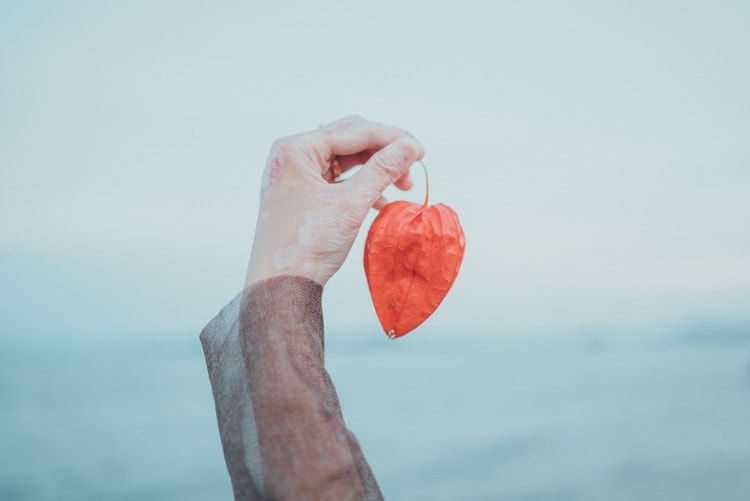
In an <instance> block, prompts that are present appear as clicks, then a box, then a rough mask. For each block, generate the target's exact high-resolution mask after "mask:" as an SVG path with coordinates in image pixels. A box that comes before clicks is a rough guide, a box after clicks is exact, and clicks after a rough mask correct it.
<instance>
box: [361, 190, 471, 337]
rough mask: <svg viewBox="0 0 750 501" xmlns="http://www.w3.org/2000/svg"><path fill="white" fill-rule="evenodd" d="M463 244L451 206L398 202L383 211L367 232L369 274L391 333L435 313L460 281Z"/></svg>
mask: <svg viewBox="0 0 750 501" xmlns="http://www.w3.org/2000/svg"><path fill="white" fill-rule="evenodd" d="M464 247H465V238H464V232H463V229H462V228H461V224H460V223H459V222H458V216H457V215H456V213H455V211H454V210H453V209H451V208H450V207H448V206H447V205H443V204H436V205H433V206H431V207H428V206H427V200H425V203H424V205H420V204H416V203H411V202H404V201H399V202H392V203H390V204H388V205H386V206H385V207H384V208H382V209H381V210H380V214H378V216H377V217H376V218H375V221H373V223H372V226H371V227H370V231H369V232H368V234H367V243H366V244H365V274H366V275H367V284H368V285H369V287H370V295H371V296H372V302H373V304H374V305H375V311H376V313H377V315H378V319H379V320H380V323H381V325H382V326H383V330H385V333H386V334H387V335H388V337H390V338H391V339H393V338H397V337H401V336H403V335H404V334H406V333H408V332H410V331H412V330H413V329H415V328H416V327H417V326H419V325H420V324H421V323H422V322H424V321H425V320H427V318H428V317H429V316H430V315H432V313H433V312H434V311H435V310H436V309H437V307H438V306H439V305H440V303H441V302H442V301H443V298H445V295H446V294H447V293H448V290H449V289H450V288H451V286H452V285H453V282H454V281H455V280H456V276H457V275H458V269H459V267H460V266H461V260H462V258H463V255H464Z"/></svg>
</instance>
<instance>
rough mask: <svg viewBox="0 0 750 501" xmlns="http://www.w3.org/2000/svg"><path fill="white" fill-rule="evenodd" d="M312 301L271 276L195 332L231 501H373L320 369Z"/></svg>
mask: <svg viewBox="0 0 750 501" xmlns="http://www.w3.org/2000/svg"><path fill="white" fill-rule="evenodd" d="M321 298H322V287H321V286H320V285H319V284H317V283H316V282H313V281H311V280H308V279H306V278H302V277H275V278H271V279H268V280H265V281H263V282H259V283H257V284H253V285H252V286H250V287H248V288H247V289H245V291H243V293H242V294H239V295H238V296H237V297H235V298H234V300H233V301H232V302H231V303H229V304H228V305H227V306H226V307H225V308H224V309H223V310H222V311H221V312H220V313H219V314H218V315H217V316H216V317H215V318H214V319H213V320H212V321H211V322H210V323H209V324H208V325H207V326H206V328H205V329H204V330H203V332H202V333H201V336H200V338H201V342H202V344H203V350H204V353H205V357H206V364H207V366H208V375H209V379H210V380H211V387H212V391H213V394H214V402H215V404H216V415H217V419H218V423H219V432H220V435H221V440H222V445H223V448H224V456H225V459H226V463H227V468H228V470H229V475H230V477H231V480H232V487H233V489H234V493H235V498H236V499H295V500H298V499H299V500H304V499H310V500H313V499H314V500H324V499H336V500H343V499H368V500H377V499H382V496H381V493H380V490H379V488H378V485H377V482H376V481H375V479H374V477H373V475H372V472H371V471H370V468H369V466H368V465H367V461H366V460H365V458H364V456H363V454H362V451H361V449H360V447H359V444H358V443H357V440H356V438H355V437H354V435H353V434H352V433H351V432H350V431H349V430H348V429H347V428H346V425H345V424H344V420H343V416H342V414H341V408H340V405H339V401H338V397H337V395H336V391H335V388H334V386H333V383H332V382H331V379H330V377H329V375H328V372H327V371H326V370H325V367H324V346H323V339H324V337H323V316H322V309H321Z"/></svg>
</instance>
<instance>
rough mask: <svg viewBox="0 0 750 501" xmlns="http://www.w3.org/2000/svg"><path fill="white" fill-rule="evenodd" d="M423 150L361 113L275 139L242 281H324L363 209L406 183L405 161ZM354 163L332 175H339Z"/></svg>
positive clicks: (400, 132) (355, 229) (338, 262)
mask: <svg viewBox="0 0 750 501" xmlns="http://www.w3.org/2000/svg"><path fill="white" fill-rule="evenodd" d="M423 156H424V147H423V146H422V145H421V144H420V142H419V141H417V139H415V138H414V136H412V135H411V134H409V133H408V132H406V131H404V130H401V129H398V128H395V127H391V126H388V125H383V124H379V123H375V122H370V121H368V120H365V119H364V118H361V117H349V118H344V119H342V120H338V121H336V122H333V123H331V124H329V125H327V126H325V127H321V128H319V129H317V130H313V131H310V132H304V133H301V134H297V135H294V136H288V137H284V138H281V139H279V140H277V141H276V142H275V143H274V144H273V146H272V147H271V153H270V155H269V157H268V161H267V163H266V169H265V172H264V174H263V185H262V193H261V200H260V209H259V212H258V222H257V226H256V230H255V239H254V241H253V249H252V253H251V255H250V263H249V265H248V271H247V277H246V279H245V286H249V285H251V284H253V283H256V282H259V281H261V280H264V279H267V278H271V277H276V276H282V275H293V276H301V277H305V278H309V279H311V280H313V281H315V282H317V283H319V284H321V285H325V284H326V282H327V281H328V279H330V278H331V276H333V274H334V273H336V271H338V269H339V268H340V267H341V265H342V264H343V263H344V260H345V259H346V256H347V254H348V253H349V250H350V249H351V247H352V244H353V243H354V239H355V238H356V236H357V233H358V231H359V228H360V226H361V225H362V221H364V219H365V217H366V215H367V213H368V211H369V209H370V208H371V207H374V208H376V209H379V208H380V207H382V206H383V205H385V203H386V201H385V200H384V199H383V197H382V193H383V191H384V190H385V189H386V188H387V187H388V186H390V185H392V184H394V185H395V186H397V187H398V188H400V189H404V190H405V189H409V188H410V187H411V180H410V179H409V168H410V167H411V165H412V164H413V163H414V162H416V161H417V160H420V159H421V158H422V157H423ZM357 165H362V168H361V169H360V170H359V171H357V172H356V173H354V175H352V176H351V177H350V178H349V179H347V180H346V181H342V182H338V179H337V178H336V176H337V175H338V174H340V173H343V172H346V171H347V170H349V169H351V168H352V167H354V166H357Z"/></svg>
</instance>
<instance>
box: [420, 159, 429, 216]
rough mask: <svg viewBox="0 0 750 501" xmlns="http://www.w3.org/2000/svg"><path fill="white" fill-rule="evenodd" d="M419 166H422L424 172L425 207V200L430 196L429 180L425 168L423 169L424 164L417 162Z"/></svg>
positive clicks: (425, 201)
mask: <svg viewBox="0 0 750 501" xmlns="http://www.w3.org/2000/svg"><path fill="white" fill-rule="evenodd" d="M419 164H420V165H421V166H422V170H424V206H425V207H427V200H428V198H429V196H430V178H429V176H428V175H427V167H425V165H424V163H423V162H422V161H421V160H419Z"/></svg>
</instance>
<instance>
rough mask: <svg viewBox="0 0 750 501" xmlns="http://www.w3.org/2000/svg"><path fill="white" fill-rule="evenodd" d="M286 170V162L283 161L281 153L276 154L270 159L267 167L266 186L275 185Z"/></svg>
mask: <svg viewBox="0 0 750 501" xmlns="http://www.w3.org/2000/svg"><path fill="white" fill-rule="evenodd" d="M283 170H284V164H283V163H282V161H281V155H278V154H274V155H273V156H272V157H271V158H270V159H269V161H268V168H267V169H266V182H265V185H266V186H271V185H273V184H274V183H275V182H276V180H277V179H278V178H279V176H280V175H281V172H282V171H283Z"/></svg>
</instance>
